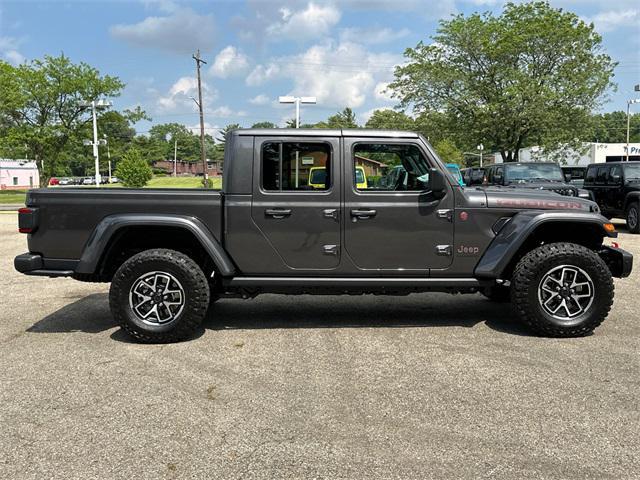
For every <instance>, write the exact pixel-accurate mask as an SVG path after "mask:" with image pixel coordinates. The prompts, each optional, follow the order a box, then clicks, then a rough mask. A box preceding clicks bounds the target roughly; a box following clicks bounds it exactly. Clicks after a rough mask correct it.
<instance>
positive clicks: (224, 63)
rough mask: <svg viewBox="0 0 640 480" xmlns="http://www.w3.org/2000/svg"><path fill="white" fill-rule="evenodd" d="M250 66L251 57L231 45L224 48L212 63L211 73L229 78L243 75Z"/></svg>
mask: <svg viewBox="0 0 640 480" xmlns="http://www.w3.org/2000/svg"><path fill="white" fill-rule="evenodd" d="M248 68H249V59H248V58H247V56H246V55H245V54H244V53H242V52H240V51H239V50H238V49H237V48H236V47H234V46H231V45H229V46H228V47H225V48H223V49H222V50H221V51H220V53H218V55H216V58H215V60H214V62H213V65H211V68H210V69H209V73H210V74H211V75H213V76H214V77H220V78H228V77H232V76H235V75H241V74H242V73H244V72H246V71H247V69H248Z"/></svg>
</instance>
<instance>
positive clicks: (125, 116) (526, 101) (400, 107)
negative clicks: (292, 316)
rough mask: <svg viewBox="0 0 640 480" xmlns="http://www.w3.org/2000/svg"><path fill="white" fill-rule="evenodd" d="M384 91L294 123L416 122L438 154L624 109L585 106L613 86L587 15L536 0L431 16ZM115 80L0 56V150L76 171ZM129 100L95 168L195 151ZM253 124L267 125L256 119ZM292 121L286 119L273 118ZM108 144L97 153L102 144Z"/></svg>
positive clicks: (220, 146) (87, 166)
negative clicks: (375, 100)
mask: <svg viewBox="0 0 640 480" xmlns="http://www.w3.org/2000/svg"><path fill="white" fill-rule="evenodd" d="M405 59H406V62H405V63H404V64H403V65H401V66H399V67H397V68H396V69H395V73H394V75H395V79H394V81H393V82H391V83H390V84H389V86H388V93H389V94H390V95H392V96H393V97H394V98H396V99H397V102H398V104H397V106H396V108H395V109H380V110H376V111H374V112H373V114H372V115H371V117H370V118H369V119H367V120H366V122H364V123H360V122H358V119H357V118H356V115H355V113H354V112H353V110H352V109H350V108H344V109H343V110H341V111H339V112H337V113H335V114H334V115H331V116H329V117H328V118H327V119H326V120H323V121H321V122H317V123H314V124H305V125H301V126H302V127H306V128H375V129H398V130H412V131H417V132H419V133H421V134H423V135H424V136H425V137H427V138H428V139H429V140H430V141H431V143H432V144H433V145H434V147H435V148H436V150H437V151H438V153H439V154H440V155H441V156H442V157H443V159H444V160H445V161H447V162H455V163H461V162H462V160H463V157H464V152H475V151H476V146H477V145H478V144H480V143H482V144H483V145H484V147H485V151H486V152H499V153H500V155H501V156H502V158H503V160H504V161H517V159H518V151H519V150H520V149H521V148H523V147H527V146H531V145H539V146H542V147H543V148H545V149H548V150H554V149H558V148H560V147H566V146H574V145H576V146H577V145H578V144H579V143H581V142H590V141H598V142H603V143H604V142H624V141H625V139H626V138H625V137H626V114H625V112H621V111H616V112H611V113H604V114H596V113H594V112H596V111H597V110H598V109H599V108H600V107H601V106H602V105H603V103H604V102H605V101H606V99H607V92H609V91H611V89H612V88H613V87H614V86H615V85H614V83H613V70H614V68H615V66H616V62H615V61H613V60H612V59H611V58H610V57H609V56H608V55H607V54H606V53H605V52H604V50H603V48H602V38H601V37H600V35H599V34H598V33H597V32H596V31H595V29H594V26H593V24H587V23H585V22H584V21H583V20H582V19H580V18H579V17H578V16H577V15H575V14H574V13H572V12H569V11H566V10H563V9H556V8H553V7H551V6H550V5H549V4H548V3H547V2H542V1H535V2H529V3H519V4H515V3H507V4H506V5H505V6H504V8H503V11H502V12H501V13H500V14H499V15H495V14H492V13H482V14H481V13H473V14H470V15H463V14H460V15H456V16H453V17H451V18H450V19H447V20H442V21H441V22H440V24H439V27H438V29H437V32H436V34H435V35H434V36H433V37H432V39H431V42H429V43H426V42H420V43H418V45H416V46H415V47H413V48H408V49H407V50H406V51H405ZM124 87H125V84H124V83H123V82H122V81H121V80H120V79H119V78H118V77H115V76H111V75H103V74H101V73H100V72H99V71H98V70H97V69H96V68H94V67H92V66H90V65H88V64H86V63H83V62H80V63H77V64H76V63H73V62H72V61H71V60H70V59H69V58H68V57H66V56H65V55H63V54H62V55H60V56H57V57H53V56H45V57H44V58H43V59H38V60H33V61H31V62H27V63H23V64H21V65H18V66H13V65H10V64H9V63H7V62H3V61H0V156H1V157H4V158H16V159H17V158H29V159H35V160H36V161H37V162H38V165H39V167H41V176H42V177H43V183H44V184H46V181H47V180H48V178H50V177H51V176H54V175H56V176H62V175H78V176H81V175H86V174H88V173H89V174H90V172H91V171H92V166H93V158H92V156H91V149H90V147H87V146H85V145H83V140H87V139H92V124H91V110H90V109H89V108H87V106H86V104H87V101H91V100H94V99H99V98H116V97H118V96H119V95H120V94H121V92H122V90H123V88H124ZM141 120H148V121H151V120H152V119H151V118H150V117H149V115H148V114H147V113H146V112H145V111H144V109H142V108H141V107H137V108H134V109H130V110H126V109H125V110H122V111H117V110H115V109H106V110H101V111H99V112H98V130H99V132H100V137H102V140H106V145H105V146H101V147H100V148H101V161H102V166H101V170H103V171H106V161H107V160H108V156H110V157H111V160H112V162H113V164H114V165H115V164H117V163H118V161H119V160H120V159H121V158H123V157H124V156H125V154H127V152H129V151H131V150H135V152H136V156H139V157H141V158H142V159H144V160H145V161H146V162H147V163H149V164H151V163H152V162H154V161H157V160H164V159H172V158H173V155H174V146H175V145H176V143H177V158H178V159H179V160H181V161H188V162H196V161H198V160H199V158H200V144H199V135H198V134H197V133H194V132H192V131H191V130H190V129H189V128H187V127H186V126H185V125H182V124H179V123H165V124H159V125H154V126H153V127H151V128H150V130H149V131H148V132H144V133H140V132H136V129H135V125H136V124H137V123H138V122H140V121H141ZM243 126H251V127H254V128H277V125H275V124H273V123H271V122H258V123H254V124H253V125H243ZM285 126H287V127H293V126H295V123H294V121H293V120H290V121H289V122H287V124H286V125H285ZM240 127H241V125H240V124H230V125H227V126H226V127H225V128H224V129H222V131H221V132H220V133H219V134H218V135H217V136H215V137H214V136H213V135H211V134H207V135H206V138H205V149H206V155H207V158H210V159H212V160H220V159H222V158H223V156H224V135H225V134H226V133H227V132H228V131H230V130H233V129H235V128H240ZM631 141H640V115H633V116H632V118H631ZM107 150H108V154H109V155H106V151H107Z"/></svg>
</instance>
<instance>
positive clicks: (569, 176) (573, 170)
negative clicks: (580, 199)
mask: <svg viewBox="0 0 640 480" xmlns="http://www.w3.org/2000/svg"><path fill="white" fill-rule="evenodd" d="M562 173H563V174H564V181H565V182H567V183H570V184H571V185H575V186H576V187H578V188H582V186H583V185H584V176H585V174H586V173H587V167H582V166H580V167H577V166H572V167H568V166H563V167H562Z"/></svg>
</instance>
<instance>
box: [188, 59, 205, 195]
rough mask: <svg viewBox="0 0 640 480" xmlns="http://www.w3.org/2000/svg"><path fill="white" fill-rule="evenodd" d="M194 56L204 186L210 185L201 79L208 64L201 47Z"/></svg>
mask: <svg viewBox="0 0 640 480" xmlns="http://www.w3.org/2000/svg"><path fill="white" fill-rule="evenodd" d="M192 58H193V59H194V60H195V61H196V71H197V73H198V101H197V102H196V103H197V104H198V109H199V110H200V156H201V157H202V174H203V175H204V188H208V187H209V175H208V173H207V152H206V151H205V149H204V112H203V111H202V82H201V80H200V64H201V63H204V64H206V63H207V62H205V61H204V60H202V59H201V58H200V49H198V51H197V52H196V54H195V55H192Z"/></svg>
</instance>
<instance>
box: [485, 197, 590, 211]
mask: <svg viewBox="0 0 640 480" xmlns="http://www.w3.org/2000/svg"><path fill="white" fill-rule="evenodd" d="M496 203H497V204H498V206H500V207H515V208H543V209H550V210H587V209H588V207H586V206H585V205H583V204H582V203H580V202H572V201H570V200H529V199H513V200H512V199H497V200H496Z"/></svg>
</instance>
